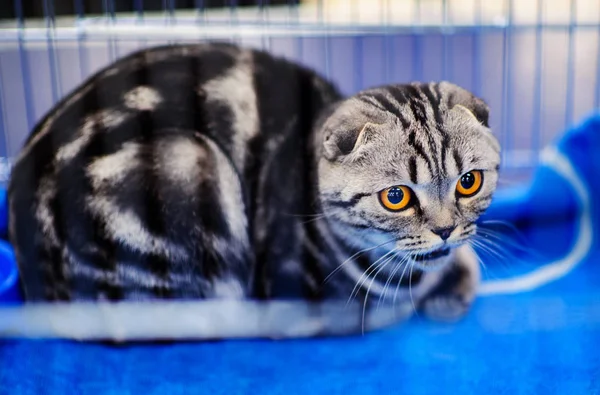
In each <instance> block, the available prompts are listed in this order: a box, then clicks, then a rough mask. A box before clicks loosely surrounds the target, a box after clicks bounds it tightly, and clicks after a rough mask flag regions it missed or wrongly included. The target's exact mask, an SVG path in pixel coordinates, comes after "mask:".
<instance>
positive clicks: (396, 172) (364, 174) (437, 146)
mask: <svg viewBox="0 0 600 395" xmlns="http://www.w3.org/2000/svg"><path fill="white" fill-rule="evenodd" d="M488 113H489V109H488V107H487V105H486V104H485V103H484V101H483V100H481V99H479V98H477V97H475V96H474V95H472V94H471V93H469V92H468V91H466V90H464V89H462V88H460V87H458V86H455V85H453V84H450V83H447V82H441V83H439V84H434V83H432V84H410V85H393V86H386V87H381V88H375V89H370V90H367V91H363V92H360V93H359V94H357V95H355V96H353V97H351V98H349V99H347V100H345V101H343V102H342V103H340V104H339V105H338V106H337V108H336V109H335V110H334V111H333V112H332V113H331V114H330V115H329V116H328V118H327V119H326V120H325V122H324V123H323V127H322V129H321V132H322V133H321V134H320V141H319V145H320V149H321V157H320V159H319V166H318V175H319V176H318V182H319V193H320V200H321V203H322V207H323V210H324V213H325V214H326V216H327V217H328V218H329V220H330V222H331V224H332V226H333V228H334V230H335V231H336V233H337V234H338V235H340V236H341V237H344V238H345V239H346V241H347V242H349V243H354V244H355V245H356V246H357V247H361V248H369V247H373V246H375V245H379V244H382V243H386V244H385V246H386V247H387V248H386V249H388V250H390V249H392V248H396V249H398V250H401V251H405V252H408V253H409V254H410V256H411V257H412V259H413V260H414V262H415V264H416V265H417V267H420V268H421V269H423V270H430V269H434V268H438V267H441V266H443V265H444V264H445V263H446V262H447V261H448V252H449V250H450V249H451V248H453V247H456V246H458V245H460V244H462V243H464V242H465V241H466V240H468V238H469V237H470V236H472V235H473V234H474V233H475V230H476V225H475V221H476V220H477V219H478V218H479V216H480V215H481V214H482V213H483V211H484V210H485V209H486V208H487V207H488V206H489V204H490V202H491V197H492V193H493V192H494V190H495V188H496V182H497V180H498V168H499V164H500V146H499V144H498V141H497V140H496V139H495V138H494V136H493V135H492V133H491V131H490V129H489V126H488Z"/></svg>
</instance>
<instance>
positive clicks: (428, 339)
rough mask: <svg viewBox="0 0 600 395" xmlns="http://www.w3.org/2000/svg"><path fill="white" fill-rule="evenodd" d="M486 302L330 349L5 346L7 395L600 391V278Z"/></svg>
mask: <svg viewBox="0 0 600 395" xmlns="http://www.w3.org/2000/svg"><path fill="white" fill-rule="evenodd" d="M599 258H600V254H596V255H595V256H594V257H592V258H591V259H590V260H589V262H587V263H586V264H584V265H583V266H580V267H579V268H578V269H576V271H575V272H573V273H571V274H570V275H569V276H568V277H566V278H564V279H562V280H559V281H558V282H556V283H554V284H552V285H549V286H546V287H544V288H541V289H539V290H537V291H535V292H533V293H528V294H518V295H512V296H495V297H485V298H480V299H479V300H478V301H477V302H476V304H475V306H474V309H473V311H472V312H471V313H470V314H469V316H468V317H467V318H466V319H465V320H464V321H462V322H460V323H458V324H454V325H448V324H436V323H431V322H427V321H425V320H424V319H420V318H415V319H414V320H411V321H409V322H407V323H405V324H400V325H397V326H395V327H393V328H390V329H387V330H384V331H380V332H375V333H370V334H367V335H365V336H353V337H344V338H330V339H309V340H292V341H287V340H286V341H224V342H211V343H184V344H175V343H174V344H162V345H135V346H123V347H113V346H107V345H101V344H78V343H73V342H66V341H5V342H1V343H0V393H6V394H32V395H33V394H36V395H37V394H60V395H64V394H161V395H162V394H173V395H174V394H250V393H255V392H256V393H259V394H303V395H306V394H388V393H389V394H391V393H394V394H396V393H398V394H401V393H405V394H413V395H414V394H435V393H447V394H455V393H456V394H470V393H473V394H511V395H512V394H569V395H574V394H594V393H600V352H598V350H600V308H599V307H598V300H600V293H599V292H598V291H597V289H598V287H593V284H598V283H599V281H600V275H599V274H600V271H598V270H593V276H592V277H593V278H589V276H590V271H591V270H590V269H592V265H593V262H595V261H597V260H598V259H599Z"/></svg>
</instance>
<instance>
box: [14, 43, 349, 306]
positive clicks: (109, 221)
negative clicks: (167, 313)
mask: <svg viewBox="0 0 600 395" xmlns="http://www.w3.org/2000/svg"><path fill="white" fill-rule="evenodd" d="M338 97H339V94H338V93H337V91H336V90H335V88H334V87H333V86H332V85H330V84H329V83H327V82H326V81H324V80H323V79H321V78H320V77H319V76H317V75H316V74H314V73H313V72H311V71H309V70H308V69H305V68H303V67H300V66H298V65H295V64H293V63H291V62H288V61H285V60H283V59H278V58H275V57H272V56H270V55H268V54H266V53H264V52H261V51H256V50H250V49H245V48H239V47H237V46H234V45H230V44H221V43H219V44H217V43H209V44H197V45H173V46H164V47H157V48H152V49H148V50H143V51H139V52H136V53H133V54H131V55H129V56H127V57H125V58H123V59H121V60H119V61H117V62H115V63H114V64H112V65H109V66H108V67H107V68H105V69H103V70H101V71H99V72H98V73H96V74H95V75H94V76H92V77H91V78H89V79H88V80H87V81H86V82H84V83H83V84H82V85H80V86H79V87H78V88H77V89H76V90H75V91H73V92H72V93H71V94H70V95H69V96H67V97H66V98H64V99H63V100H62V101H61V102H60V103H58V104H57V105H56V106H55V107H54V108H53V109H52V110H51V111H50V112H49V113H48V114H47V115H46V117H45V118H44V119H42V120H41V121H40V122H39V124H38V125H37V126H36V127H35V129H34V131H33V132H32V134H31V135H30V136H29V138H28V139H27V141H26V142H25V146H24V148H23V149H22V151H21V153H20V155H19V157H18V159H17V161H16V163H15V165H14V167H13V172H12V175H11V181H10V185H9V202H10V206H11V207H10V213H11V224H10V234H11V240H12V242H13V244H14V245H15V249H16V254H17V259H18V261H19V265H20V270H21V274H22V277H23V278H24V281H26V282H27V286H28V287H30V289H31V290H44V289H45V291H43V292H42V291H40V292H38V291H35V292H34V291H30V292H28V294H29V295H30V296H31V295H33V297H32V298H33V299H40V298H49V299H69V298H78V296H77V295H96V294H98V284H99V283H102V284H104V285H102V286H101V287H100V288H101V291H102V293H103V294H104V295H105V297H108V298H114V299H119V298H122V297H124V296H123V289H128V287H129V289H130V290H132V291H131V292H132V293H133V295H134V296H135V295H136V292H137V293H138V294H140V295H142V296H143V294H144V292H150V293H151V294H152V295H154V296H159V297H163V296H165V295H167V294H168V295H170V296H174V297H177V295H179V296H182V297H188V296H192V297H193V296H202V295H204V296H206V295H207V294H208V293H210V292H206V288H205V287H204V288H203V286H202V284H201V283H202V282H201V281H196V283H195V284H194V285H189V284H188V285H185V284H183V285H182V284H177V283H176V281H175V280H172V279H174V278H187V279H189V278H194V277H195V276H198V277H202V278H203V279H204V280H207V279H208V280H210V277H211V276H213V275H217V272H219V271H221V272H223V270H221V269H222V268H218V267H215V265H212V266H211V269H207V267H208V266H209V265H204V266H203V265H199V266H198V267H194V268H190V267H188V268H184V269H182V271H181V272H180V273H173V272H172V269H173V268H172V267H171V266H170V265H171V263H172V262H175V261H177V260H181V261H186V262H190V261H194V260H196V261H203V260H205V258H203V257H204V256H205V255H207V251H206V249H203V248H204V247H205V246H206V245H211V246H212V247H211V248H213V249H219V248H221V247H220V246H224V245H227V243H223V240H228V239H229V241H230V242H232V244H233V245H239V246H242V245H246V244H248V243H249V241H248V240H246V239H247V238H248V235H247V233H249V232H250V230H248V229H245V230H244V229H243V228H247V224H246V222H245V221H246V219H244V220H242V219H240V218H242V216H245V215H246V213H247V211H248V207H247V202H248V201H249V200H252V196H249V195H252V194H253V193H255V192H254V191H252V185H251V184H252V183H251V182H245V179H250V180H252V179H254V178H257V177H256V176H253V173H257V172H260V169H261V166H262V164H261V157H262V156H263V154H264V153H265V150H266V149H267V148H266V147H271V146H272V145H273V144H271V142H272V141H279V140H280V139H279V138H278V136H282V135H285V134H289V133H291V134H292V135H294V136H296V137H297V136H300V135H302V136H307V135H308V134H309V133H310V130H311V129H312V126H313V123H314V121H315V119H316V117H317V115H318V113H319V112H320V111H321V110H322V109H323V107H324V106H325V105H327V104H328V103H330V102H331V101H333V100H336V99H337V98H338ZM300 140H302V138H301V139H300ZM300 151H302V150H301V149H300ZM199 169H200V170H199ZM248 189H249V190H248ZM199 191H200V192H199ZM225 196H228V197H229V198H228V200H227V199H225ZM236 221H237V222H236ZM232 224H237V225H240V226H238V228H240V229H237V230H236V229H233V228H234V227H233V225H232ZM236 232H237V233H236ZM244 232H245V233H246V234H245V235H244V234H242V233H244ZM232 237H233V238H234V239H235V238H236V237H237V239H235V240H233V239H231V238H232ZM123 245H125V247H127V248H123ZM198 246H200V247H198ZM203 246H204V247H203ZM246 247H247V246H246ZM246 247H244V248H242V247H240V248H238V249H237V250H236V249H235V248H229V247H227V248H224V250H223V251H220V252H218V254H220V255H222V257H221V258H220V261H227V262H230V264H231V265H232V266H235V265H236V262H237V263H238V266H243V265H244V264H243V263H242V262H245V261H247V260H248V259H249V258H248V257H249V256H250V255H251V252H250V251H249V250H248V248H246ZM213 252H214V251H213ZM218 254H217V255H218ZM209 255H210V254H209ZM212 255H215V254H212ZM142 261H143V262H142ZM82 262H84V263H85V265H84V264H80V263H82ZM124 262H129V263H130V264H127V265H125V264H124ZM140 262H142V263H143V264H142V266H143V267H144V270H145V268H148V267H149V268H151V270H152V273H151V275H152V278H151V279H150V277H148V280H147V284H146V285H144V286H143V287H141V288H140V281H142V280H141V277H140V276H142V275H141V274H140V273H138V272H136V271H135V270H137V269H136V264H137V265H138V266H139V264H140ZM217 266H218V265H217ZM180 269H181V268H180ZM123 270H127V271H128V272H127V273H125V274H123ZM236 270H237V269H236ZM240 270H241V271H244V272H247V271H248V270H249V269H248V268H244V269H240ZM40 272H41V273H42V275H40ZM167 272H168V273H167ZM237 274H239V273H237ZM237 274H236V276H237ZM77 276H79V277H81V278H76V277H77ZM111 276H112V277H111ZM136 276H137V277H136ZM177 276H179V277H177ZM240 276H242V275H240ZM243 276H247V273H244V274H243ZM138 277H139V278H138ZM142 277H143V276H142ZM170 281H171V282H170ZM73 284H76V285H77V288H78V289H77V290H73V289H72V288H73ZM199 284H200V285H199ZM186 286H189V287H196V288H198V287H199V288H202V289H186ZM244 286H245V284H244ZM92 288H93V289H94V291H93V292H92V291H90V289H92ZM92 297H93V296H92Z"/></svg>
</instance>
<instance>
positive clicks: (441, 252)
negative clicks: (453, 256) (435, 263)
mask: <svg viewBox="0 0 600 395" xmlns="http://www.w3.org/2000/svg"><path fill="white" fill-rule="evenodd" d="M448 254H450V247H442V248H438V249H437V250H434V251H430V252H427V253H424V254H413V255H412V259H413V260H414V261H415V262H424V261H431V260H434V259H438V258H442V257H445V256H448Z"/></svg>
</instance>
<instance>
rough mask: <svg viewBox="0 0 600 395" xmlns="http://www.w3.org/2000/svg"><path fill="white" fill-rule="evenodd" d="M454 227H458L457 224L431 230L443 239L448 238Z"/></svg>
mask: <svg viewBox="0 0 600 395" xmlns="http://www.w3.org/2000/svg"><path fill="white" fill-rule="evenodd" d="M454 229H456V226H450V227H448V228H438V229H431V231H432V232H433V233H435V234H436V235H438V236H440V238H441V239H442V240H447V239H448V238H449V237H450V235H451V234H452V231H453V230H454Z"/></svg>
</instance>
